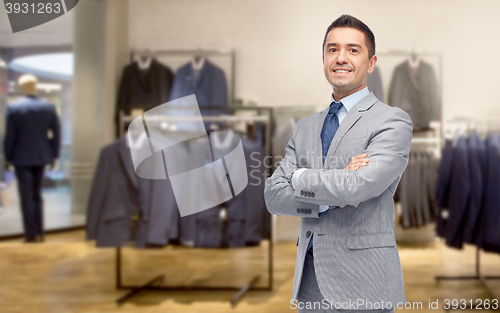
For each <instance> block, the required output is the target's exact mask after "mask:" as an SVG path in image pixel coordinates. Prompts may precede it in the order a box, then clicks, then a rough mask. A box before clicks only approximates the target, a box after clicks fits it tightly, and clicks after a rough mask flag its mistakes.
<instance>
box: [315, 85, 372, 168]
mask: <svg viewBox="0 0 500 313" xmlns="http://www.w3.org/2000/svg"><path fill="white" fill-rule="evenodd" d="M377 101H378V99H377V97H375V95H374V94H373V92H370V94H368V95H367V96H366V97H364V98H363V99H361V100H359V102H358V103H356V104H355V105H354V107H352V109H351V110H350V111H349V112H348V113H347V115H346V116H345V117H344V120H343V121H342V123H340V126H339V129H338V130H337V132H336V133H335V136H334V137H333V140H332V142H331V144H330V149H329V150H328V153H327V154H326V158H325V163H324V164H330V161H329V158H331V157H332V156H333V155H334V154H335V152H336V151H337V147H338V146H339V144H340V142H341V141H342V138H343V137H344V135H345V134H346V133H347V132H348V131H349V130H350V129H351V128H352V126H354V124H355V123H356V122H357V121H358V120H359V119H360V118H361V117H362V115H363V112H364V111H366V110H368V109H369V108H370V107H371V106H372V105H373V104H374V103H375V102H377ZM323 112H325V113H324V115H322V116H323V121H324V120H325V119H324V118H325V117H326V113H327V112H328V111H322V112H321V113H323ZM322 127H323V123H321V128H322ZM321 128H320V135H319V140H320V141H319V148H320V155H322V154H321V152H322V151H321V149H322V145H321ZM323 167H324V166H323Z"/></svg>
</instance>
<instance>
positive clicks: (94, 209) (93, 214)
mask: <svg viewBox="0 0 500 313" xmlns="http://www.w3.org/2000/svg"><path fill="white" fill-rule="evenodd" d="M105 151H106V150H104V149H101V152H100V153H99V161H98V162H97V168H96V170H95V173H94V179H93V181H92V186H91V189H90V195H89V201H88V207H87V219H86V223H87V240H92V239H97V234H98V232H99V221H100V216H101V212H102V211H103V210H104V204H105V200H106V193H107V186H108V178H109V176H110V175H109V166H108V165H107V159H109V157H108V158H106V154H105Z"/></svg>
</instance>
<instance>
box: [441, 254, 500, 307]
mask: <svg viewBox="0 0 500 313" xmlns="http://www.w3.org/2000/svg"><path fill="white" fill-rule="evenodd" d="M479 250H480V248H479V247H476V266H475V267H476V274H475V275H458V276H443V275H437V276H435V279H436V281H437V283H438V284H439V282H440V281H442V280H471V279H476V280H479V281H480V282H481V283H482V285H483V286H484V288H485V289H486V291H488V293H489V294H490V296H491V299H499V297H496V296H495V293H494V292H493V289H491V288H490V287H489V286H488V283H487V280H492V279H500V276H485V275H482V274H481V261H480V253H479V252H480V251H479ZM450 309H452V308H449V309H447V311H448V310H450ZM465 309H470V310H474V309H486V310H497V311H500V308H496V309H494V308H493V307H492V305H489V306H488V307H487V308H486V307H485V306H484V304H483V302H482V303H481V304H479V305H472V304H467V307H465Z"/></svg>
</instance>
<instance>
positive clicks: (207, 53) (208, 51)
mask: <svg viewBox="0 0 500 313" xmlns="http://www.w3.org/2000/svg"><path fill="white" fill-rule="evenodd" d="M141 54H146V55H148V56H151V57H156V56H172V55H174V56H175V55H193V56H195V55H202V56H205V57H208V56H214V55H227V56H229V57H230V61H231V62H230V66H231V71H230V74H231V78H230V82H231V89H230V91H231V92H230V93H231V94H230V96H229V101H230V103H235V100H236V99H235V86H236V84H235V80H236V73H235V68H236V53H235V51H234V50H216V49H159V50H150V49H132V50H131V51H130V61H131V62H132V61H133V60H134V55H141Z"/></svg>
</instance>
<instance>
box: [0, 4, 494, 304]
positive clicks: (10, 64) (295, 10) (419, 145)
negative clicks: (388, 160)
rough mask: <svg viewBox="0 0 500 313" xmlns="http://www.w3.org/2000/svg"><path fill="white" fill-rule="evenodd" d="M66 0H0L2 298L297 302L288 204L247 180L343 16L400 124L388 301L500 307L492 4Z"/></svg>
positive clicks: (275, 160)
mask: <svg viewBox="0 0 500 313" xmlns="http://www.w3.org/2000/svg"><path fill="white" fill-rule="evenodd" d="M76 2H78V3H77V5H76V6H75V7H74V8H72V9H71V10H65V13H64V14H62V15H61V16H59V17H58V18H56V19H53V20H51V21H48V22H46V23H44V24H41V25H39V26H36V27H32V28H29V29H25V30H22V31H18V32H13V31H12V29H11V24H10V23H9V16H8V14H7V13H6V10H3V8H2V9H0V112H2V114H4V116H5V117H3V118H0V138H2V145H0V149H1V151H2V153H1V157H0V160H1V161H0V256H1V257H0V312H2V313H14V312H30V313H35V312H40V313H42V312H43V313H49V312H50V313H56V312H61V313H63V312H64V313H67V312H79V313H83V312H89V313H90V312H134V313H135V312H273V313H276V312H290V311H292V312H293V311H294V310H296V307H293V306H291V302H290V300H291V298H292V286H293V284H294V273H295V264H296V263H295V262H296V258H297V245H298V236H299V227H300V223H301V217H298V216H286V215H273V214H270V213H269V211H268V210H267V207H266V201H265V199H264V189H265V182H266V178H268V177H269V176H270V175H272V173H273V172H274V171H275V170H276V169H277V168H278V167H279V166H280V161H281V160H283V158H284V157H285V154H286V150H285V149H286V147H287V144H288V143H289V140H290V138H291V137H292V134H293V130H294V127H295V125H296V124H297V122H298V121H299V120H301V119H303V118H305V117H307V116H309V115H312V114H316V113H318V112H321V111H323V110H325V109H327V108H328V106H329V105H330V101H331V97H332V86H331V85H330V84H329V82H328V81H327V80H326V79H325V74H324V72H323V62H322V50H321V48H320V46H321V43H322V40H323V37H324V36H325V31H326V29H327V27H328V25H330V24H331V23H332V22H333V21H334V20H335V19H336V18H338V17H339V16H340V15H342V14H350V15H352V16H354V17H356V18H358V19H360V20H361V21H363V22H364V23H366V24H367V25H368V26H369V27H370V29H371V30H372V31H373V33H374V35H375V40H376V53H375V55H376V56H377V62H376V66H375V69H374V70H373V72H372V73H370V74H368V76H367V83H366V84H367V88H368V90H369V91H370V92H372V93H373V94H374V95H375V96H376V97H377V98H378V99H379V101H381V102H383V103H386V104H387V105H389V106H392V107H398V108H400V109H402V110H404V111H405V112H406V113H408V115H409V116H410V117H411V119H412V123H413V136H412V142H411V151H410V153H409V155H408V165H407V167H406V170H405V171H404V172H403V173H402V175H401V177H400V182H399V185H398V187H397V190H395V192H394V204H395V206H394V216H393V217H394V223H393V224H394V228H393V235H394V238H395V239H396V244H397V249H398V253H399V258H400V261H401V268H402V272H403V277H404V288H405V290H404V292H405V295H406V301H407V302H406V303H405V304H402V305H401V306H399V307H396V311H403V310H405V311H408V312H445V311H460V312H464V311H470V310H472V309H482V310H500V307H499V306H500V303H498V302H499V300H498V299H499V298H500V227H499V226H500V204H499V203H500V201H499V200H500V199H499V195H500V102H499V100H498V98H491V97H490V96H491V93H490V91H492V90H496V88H498V85H499V84H500V78H499V75H498V73H500V62H498V59H497V58H498V55H499V52H500V41H499V40H498V34H499V33H500V24H499V23H497V22H495V21H496V20H497V13H498V12H500V2H498V1H494V0H481V1H472V0H465V1H448V0H442V1H431V0H423V1H406V0H405V1H396V0H384V1H377V2H373V1H369V0H360V1H350V2H348V1H338V0H337V1H329V0H318V1H313V2H305V1H300V0H289V1H275V0H273V1H264V0H257V1H230V0H222V1H216V0H209V1H206V0H190V1H168V0H148V1H143V0H81V1H76ZM497 49H498V50H497ZM30 86H31V87H33V88H35V87H36V88H35V89H33V90H34V91H33V90H32V91H31V92H30V91H29V90H30ZM192 95H195V97H193V96H192ZM169 104H172V105H173V106H170V107H168V105H169ZM30 105H31V106H37V105H38V106H39V107H43V108H44V109H43V110H42V109H40V112H41V111H43V112H42V115H41V117H36V118H35V117H34V116H31V120H25V119H24V120H23V121H22V122H20V120H21V118H18V119H17V120H16V117H17V116H19V115H16V114H22V113H15V112H19V111H22V110H17V109H15V107H16V106H17V107H23V106H24V107H28V106H30ZM183 106H184V107H183ZM16 110H17V111H16ZM43 119H46V121H47V122H45V121H42V120H43ZM9 123H17V124H15V125H14V124H9ZM358 123H363V119H361V120H359V121H358ZM41 124H43V125H45V124H47V125H49V128H50V130H49V131H48V132H47V138H48V140H49V142H50V143H51V145H50V147H51V148H53V150H50V151H45V150H43V149H38V148H37V147H39V146H37V145H36V143H33V141H36V138H37V136H40V134H36V133H37V131H36V130H35V129H34V128H35V127H38V126H39V125H41ZM200 127H201V130H200ZM22 128H25V129H28V130H29V129H30V128H31V129H32V131H31V132H28V135H27V136H28V137H27V138H19V137H20V136H18V137H15V136H16V134H18V133H19V132H20V131H23V130H20V129H22ZM173 134H175V136H174V135H173ZM367 135H368V134H367ZM157 136H158V137H157ZM161 136H163V137H161ZM160 137H161V138H160ZM16 140H19V141H22V140H25V141H26V142H25V144H26V145H33V144H34V146H35V147H34V148H29V149H27V150H23V152H22V153H24V154H25V156H23V158H21V159H22V160H21V161H16V159H14V158H13V153H14V152H12V150H13V149H15V145H16V142H17V141H16ZM44 140H45V139H44ZM21 145H22V144H21ZM142 148H145V150H144V149H142ZM37 149H38V150H37ZM134 149H135V150H134ZM162 149H163V150H162ZM42 150H43V151H42ZM160 151H161V152H160ZM38 153H42V154H43V153H49V154H50V156H49V157H47V158H41V157H40V160H41V159H43V160H45V161H46V162H42V163H41V164H43V165H41V164H38V163H37V164H36V166H32V165H33V164H31V163H29V161H26V160H30V158H35V159H36V158H37V157H36V156H35V155H36V154H38ZM169 155H170V156H169ZM354 156H355V155H353V156H352V157H354ZM143 161H144V162H143ZM16 162H17V163H16ZM23 162H24V163H23ZM26 162H28V163H26ZM141 162H142V163H141ZM148 162H149V164H145V163H148ZM174 163H175V164H174ZM26 164H28V165H29V166H24V165H26ZM139 164H140V166H139ZM195 164H196V165H195ZM370 165H372V164H368V165H367V166H370ZM373 166H375V164H373ZM27 168H30V170H27ZM40 169H42V170H40ZM23 171H24V173H23ZM202 171H203V172H202ZM214 171H215V172H214ZM209 172H210V173H209ZM37 173H38V176H36V175H37ZM195 173H200V175H195ZM220 173H222V174H220ZM214 174H215V175H214ZM219 174H220V175H219ZM224 174H225V175H224ZM33 175H34V176H33ZM37 177H38V178H37ZM214 177H215V178H214ZM37 179H38V180H37ZM221 180H222V181H224V182H226V185H224V186H225V187H224V188H220V189H221V190H222V189H224V191H220V192H219V189H218V188H219V187H218V186H220V185H221V184H219V183H220V182H221ZM37 181H38V183H37ZM227 182H229V187H228V186H227ZM222 184H224V183H222ZM180 185H182V186H180ZM36 186H38V187H36ZM37 190H41V191H40V194H38V191H37ZM40 195H41V196H40ZM290 196H293V194H291V195H290ZM33 199H34V200H33ZM30 201H32V202H33V203H30ZM294 210H295V209H294ZM304 219H307V217H303V218H302V220H304ZM314 236H316V235H314ZM314 238H316V237H314ZM318 249H319V248H318ZM381 249H384V248H381ZM340 261H341V260H339V262H340ZM333 262H336V261H335V260H333ZM353 266H354V264H353ZM352 270H353V271H356V269H355V268H353V269H352ZM387 284H390V282H387Z"/></svg>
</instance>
